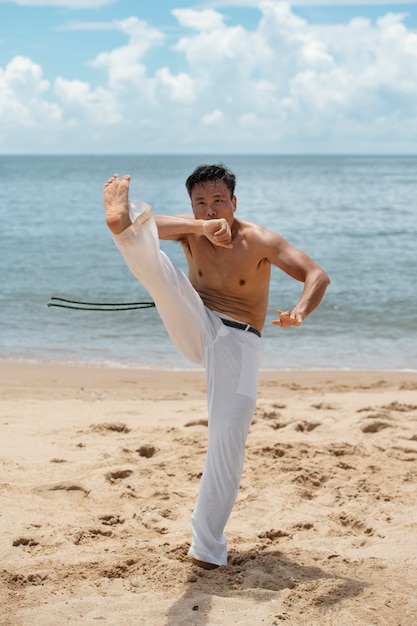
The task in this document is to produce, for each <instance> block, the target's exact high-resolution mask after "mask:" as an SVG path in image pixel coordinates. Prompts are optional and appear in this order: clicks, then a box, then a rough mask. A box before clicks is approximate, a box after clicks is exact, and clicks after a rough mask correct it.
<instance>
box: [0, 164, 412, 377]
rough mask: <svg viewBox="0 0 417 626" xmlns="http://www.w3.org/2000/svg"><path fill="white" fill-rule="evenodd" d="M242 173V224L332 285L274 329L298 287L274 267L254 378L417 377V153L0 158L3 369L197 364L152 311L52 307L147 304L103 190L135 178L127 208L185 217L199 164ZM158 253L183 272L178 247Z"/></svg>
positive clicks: (0, 354) (239, 191) (183, 366)
mask: <svg viewBox="0 0 417 626" xmlns="http://www.w3.org/2000/svg"><path fill="white" fill-rule="evenodd" d="M218 162H223V163H225V164H226V165H227V166H228V167H230V168H231V169H232V170H233V171H234V173H235V174H236V176H237V188H236V195H237V200H238V209H237V214H236V215H237V216H240V217H241V218H243V219H248V220H253V221H256V222H259V223H260V224H263V225H264V226H266V227H267V228H269V229H271V230H274V231H276V232H278V233H280V234H281V235H282V236H284V237H285V238H286V239H287V240H289V241H290V242H291V243H292V244H293V245H295V246H296V247H298V248H301V249H302V250H304V251H305V252H307V254H309V255H310V256H311V257H312V258H313V259H314V260H315V261H317V262H318V263H319V264H320V265H321V266H322V267H323V268H324V269H325V270H326V271H327V272H328V274H329V276H330V278H331V285H330V287H329V289H328V291H327V294H326V296H325V298H324V300H323V302H322V304H321V306H320V308H319V309H317V310H316V311H315V312H314V313H313V314H312V315H311V316H310V317H309V318H307V320H306V321H305V322H304V324H303V326H302V327H300V328H291V329H287V330H283V329H280V328H277V327H274V326H272V324H271V321H272V319H274V318H275V310H276V309H277V308H280V309H288V308H291V307H292V306H293V305H294V304H295V302H296V301H297V299H298V297H299V294H300V293H301V288H302V285H301V284H300V283H297V282H295V281H293V280H291V279H290V278H289V277H287V276H286V275H285V274H283V273H282V272H281V271H280V270H278V269H277V268H274V270H273V272H272V281H271V289H270V304H269V311H268V317H267V321H266V325H265V328H264V331H263V338H264V346H265V356H264V362H263V369H298V368H301V369H381V370H416V369H417V288H416V282H417V278H416V277H417V245H416V244H417V207H416V204H417V157H413V156H404V157H402V156H248V155H241V156H236V155H230V156H225V155H222V156H216V155H211V156H210V155H208V156H203V155H199V156H195V155H190V156H156V155H152V156H132V155H127V156H121V155H115V156H0V226H1V230H0V251H1V252H0V276H1V289H0V329H1V330H0V360H1V361H2V362H3V363H4V362H6V363H8V362H10V363H12V362H13V363H35V364H37V363H49V364H50V363H57V364H62V365H66V364H82V365H92V366H113V367H135V368H150V367H156V368H162V369H164V368H167V369H187V368H194V367H195V366H193V365H192V364H190V363H189V362H188V361H186V360H185V359H184V358H183V357H182V356H181V355H179V354H178V353H177V351H176V350H175V348H174V347H173V346H172V345H171V343H170V340H169V338H168V336H167V334H166V332H165V329H164V327H163V325H162V323H161V321H160V319H159V317H158V314H157V312H156V311H155V309H139V310H129V311H114V312H109V311H106V312H100V311H75V310H70V309H64V308H56V307H50V306H48V302H49V301H50V298H51V297H62V298H67V299H71V300H80V301H93V302H131V301H150V298H149V296H148V294H147V293H146V292H145V291H144V289H143V288H142V287H141V286H140V285H139V284H138V283H137V282H136V280H135V279H134V278H133V276H132V275H131V274H130V272H129V270H128V269H127V268H126V266H125V264H124V261H123V260H122V258H121V256H120V254H119V252H118V251H117V250H116V248H115V246H114V244H113V242H112V239H111V236H110V233H109V232H108V230H107V227H106V225H105V223H104V219H103V205H102V188H103V184H104V182H105V180H107V178H108V177H109V176H111V175H112V174H113V173H115V172H118V173H119V174H120V175H122V174H125V173H130V174H131V175H132V184H131V198H132V199H142V200H145V201H147V202H149V203H150V204H152V205H153V207H154V212H155V213H169V214H176V213H183V212H188V211H189V209H190V206H189V199H188V196H187V193H186V190H185V187H184V181H185V179H186V177H187V175H188V174H189V173H190V172H191V171H192V170H193V169H194V168H195V167H196V166H197V165H199V164H201V163H218ZM162 248H163V249H164V250H165V251H166V252H167V253H168V254H169V255H170V256H171V258H172V259H173V260H174V261H175V262H176V263H177V264H178V265H179V266H180V267H181V268H182V269H183V270H184V271H185V272H186V265H185V262H184V259H183V255H182V251H181V248H180V246H179V244H177V243H175V242H163V243H162Z"/></svg>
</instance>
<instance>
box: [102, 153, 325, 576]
mask: <svg viewBox="0 0 417 626" xmlns="http://www.w3.org/2000/svg"><path fill="white" fill-rule="evenodd" d="M129 183H130V176H124V177H123V179H120V177H119V175H118V174H115V175H114V176H113V177H112V178H110V179H109V180H108V181H107V182H106V184H105V187H104V206H105V209H106V222H107V225H108V226H109V228H110V230H111V232H112V233H113V238H114V241H115V243H116V245H117V247H118V248H119V250H120V251H121V253H122V255H123V257H124V259H125V261H126V263H127V265H128V266H129V268H130V269H131V271H132V272H133V274H134V275H135V276H136V278H137V279H138V280H139V281H140V282H141V283H142V285H143V286H144V287H145V288H146V289H147V290H148V292H149V293H150V295H151V296H152V298H153V300H154V301H155V304H156V307H157V309H158V312H159V314H160V316H161V319H162V321H163V323H164V325H165V327H166V329H167V332H168V334H169V335H170V337H171V339H172V341H173V343H174V344H175V345H176V346H177V348H178V349H179V351H180V352H181V353H182V354H184V356H185V357H186V358H188V359H189V360H191V361H192V362H194V363H197V364H199V365H201V366H203V367H204V368H205V370H206V384H207V398H208V416H209V420H208V421H209V428H208V448H207V456H206V461H205V466H204V471H203V475H202V478H201V481H200V486H199V492H198V497H197V503H196V506H195V509H194V512H193V514H192V518H191V529H192V543H191V547H190V550H189V555H190V556H191V558H192V561H193V563H195V564H196V565H199V566H201V567H205V568H206V569H212V568H215V567H218V566H219V565H224V564H226V563H227V542H226V537H225V535H224V528H225V525H226V522H227V520H228V518H229V516H230V513H231V511H232V508H233V504H234V502H235V500H236V497H237V494H238V490H239V484H240V479H241V475H242V470H243V461H244V451H245V443H246V438H247V434H248V431H249V426H250V423H251V420H252V417H253V413H254V410H255V404H256V393H257V379H258V372H259V367H260V364H261V359H262V352H263V346H262V339H261V330H262V328H263V326H264V323H265V318H266V314H267V307H268V296H269V283H270V274H271V266H272V265H275V266H276V267H278V268H280V269H281V270H283V271H284V272H285V273H286V274H289V275H290V276H291V277H292V278H294V279H296V280H298V281H300V282H302V283H303V289H302V292H301V296H300V299H299V300H298V302H297V303H296V304H295V306H294V307H293V308H292V309H291V310H288V311H281V310H279V309H278V310H277V317H278V319H276V320H273V322H272V323H273V324H275V325H276V326H280V327H281V328H288V327H290V326H300V325H301V324H302V323H303V321H304V319H305V318H306V317H307V315H309V314H310V313H311V312H312V311H314V309H315V308H316V307H317V306H318V305H319V304H320V301H321V300H322V298H323V296H324V293H325V291H326V288H327V286H328V284H329V278H328V276H327V274H326V273H325V272H324V271H323V270H322V269H321V268H320V267H319V266H318V265H317V264H316V263H315V262H314V261H313V260H312V259H311V258H310V257H308V256H307V255H306V254H305V253H304V252H301V251H300V250H298V249H296V248H294V247H293V246H291V245H290V244H289V243H288V242H287V241H286V240H285V239H283V238H282V237H281V236H280V235H278V234H276V233H273V232H271V231H269V230H268V229H266V228H264V227H262V226H259V225H257V224H255V223H253V222H249V221H244V220H240V219H237V218H235V211H236V196H235V193H234V191H235V176H234V175H233V174H232V172H230V171H229V170H227V169H226V168H224V167H223V166H221V165H202V166H200V167H198V168H197V169H196V170H195V171H194V172H193V173H192V174H191V175H190V176H189V177H188V179H187V181H186V187H187V190H188V193H189V195H190V199H191V208H192V212H193V214H192V215H180V216H169V215H155V216H153V214H152V209H151V207H150V206H149V205H147V204H145V203H143V202H129V198H128V194H129ZM158 239H163V240H175V241H179V242H180V243H181V245H182V248H183V250H184V254H185V256H186V259H187V261H188V269H189V275H188V278H187V277H186V276H185V275H184V274H183V273H182V272H181V271H180V270H179V269H178V268H177V267H176V266H175V265H174V264H173V263H172V262H171V261H170V259H169V258H168V257H167V255H166V254H165V253H164V252H162V251H161V250H160V249H159V241H158Z"/></svg>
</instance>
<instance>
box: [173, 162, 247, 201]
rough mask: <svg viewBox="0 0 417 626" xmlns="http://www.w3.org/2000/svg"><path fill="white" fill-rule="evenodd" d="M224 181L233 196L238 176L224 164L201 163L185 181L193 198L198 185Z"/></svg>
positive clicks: (231, 196)
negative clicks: (193, 192)
mask: <svg viewBox="0 0 417 626" xmlns="http://www.w3.org/2000/svg"><path fill="white" fill-rule="evenodd" d="M218 182H223V183H224V184H225V185H226V187H227V189H228V190H229V192H230V198H233V196H234V193H235V186H236V176H235V175H234V174H233V173H232V172H231V171H230V170H228V169H227V168H226V167H224V165H221V164H220V165H199V166H198V167H197V168H196V169H195V170H194V172H193V173H192V174H190V176H189V177H188V178H187V180H186V181H185V186H186V188H187V191H188V194H189V196H190V198H191V194H192V191H193V189H194V187H195V186H196V185H199V184H201V185H207V184H208V185H210V184H213V183H218Z"/></svg>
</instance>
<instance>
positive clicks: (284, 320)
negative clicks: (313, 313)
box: [272, 309, 303, 328]
mask: <svg viewBox="0 0 417 626" xmlns="http://www.w3.org/2000/svg"><path fill="white" fill-rule="evenodd" d="M277 315H278V317H279V319H277V320H273V321H272V323H273V325H274V326H281V328H289V327H290V326H301V324H302V323H303V316H302V315H301V313H294V312H293V311H280V310H279V309H277Z"/></svg>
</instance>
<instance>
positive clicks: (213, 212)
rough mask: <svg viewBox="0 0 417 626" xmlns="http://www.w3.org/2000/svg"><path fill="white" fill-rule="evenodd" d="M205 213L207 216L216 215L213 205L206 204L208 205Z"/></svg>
mask: <svg viewBox="0 0 417 626" xmlns="http://www.w3.org/2000/svg"><path fill="white" fill-rule="evenodd" d="M207 215H208V217H216V215H217V212H216V209H215V207H214V205H212V204H209V205H208V207H207Z"/></svg>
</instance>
